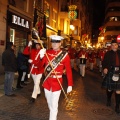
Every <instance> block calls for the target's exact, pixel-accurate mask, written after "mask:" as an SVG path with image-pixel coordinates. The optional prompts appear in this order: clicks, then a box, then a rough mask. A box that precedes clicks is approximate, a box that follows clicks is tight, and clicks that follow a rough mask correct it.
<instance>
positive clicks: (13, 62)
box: [2, 48, 17, 72]
mask: <svg viewBox="0 0 120 120" xmlns="http://www.w3.org/2000/svg"><path fill="white" fill-rule="evenodd" d="M2 65H3V66H4V70H5V71H8V72H16V71H17V59H16V56H15V54H14V50H13V49H11V48H8V49H6V50H5V51H4V52H3V54H2Z"/></svg>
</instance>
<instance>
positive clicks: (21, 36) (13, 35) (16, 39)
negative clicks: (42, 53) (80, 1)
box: [10, 28, 27, 55]
mask: <svg viewBox="0 0 120 120" xmlns="http://www.w3.org/2000/svg"><path fill="white" fill-rule="evenodd" d="M26 38H27V33H25V32H23V31H19V30H17V29H13V28H10V41H11V42H13V43H14V45H15V54H16V55H17V54H18V51H19V50H20V48H21V47H22V48H24V47H25V46H26V44H27V43H26V42H27V40H26Z"/></svg>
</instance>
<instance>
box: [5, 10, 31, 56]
mask: <svg viewBox="0 0 120 120" xmlns="http://www.w3.org/2000/svg"><path fill="white" fill-rule="evenodd" d="M24 16H25V15H22V14H21V15H18V14H16V13H13V12H11V11H9V10H8V11H7V34H6V38H7V42H8V41H10V42H13V43H14V45H15V46H16V49H15V50H16V51H15V54H16V55H17V53H18V51H19V50H20V49H21V48H23V47H25V46H26V44H27V42H28V39H29V36H30V33H31V32H30V31H31V20H30V19H29V18H28V19H27V17H24Z"/></svg>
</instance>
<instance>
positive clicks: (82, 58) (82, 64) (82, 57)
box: [78, 48, 88, 77]
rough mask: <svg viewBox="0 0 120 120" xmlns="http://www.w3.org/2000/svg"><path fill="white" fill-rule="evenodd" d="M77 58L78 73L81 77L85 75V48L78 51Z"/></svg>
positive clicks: (86, 55)
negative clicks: (78, 60) (78, 63)
mask: <svg viewBox="0 0 120 120" xmlns="http://www.w3.org/2000/svg"><path fill="white" fill-rule="evenodd" d="M78 56H79V59H80V75H81V76H82V77H84V76H85V65H86V60H87V58H88V54H87V52H86V51H85V48H83V49H82V50H81V51H80V53H79V55H78Z"/></svg>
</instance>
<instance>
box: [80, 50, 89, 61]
mask: <svg viewBox="0 0 120 120" xmlns="http://www.w3.org/2000/svg"><path fill="white" fill-rule="evenodd" d="M78 58H86V59H87V58H88V54H87V52H86V51H80V53H79V54H78Z"/></svg>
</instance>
